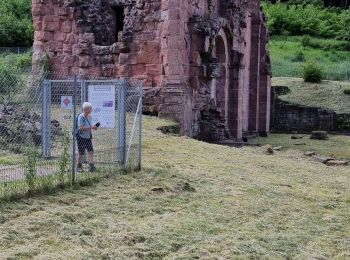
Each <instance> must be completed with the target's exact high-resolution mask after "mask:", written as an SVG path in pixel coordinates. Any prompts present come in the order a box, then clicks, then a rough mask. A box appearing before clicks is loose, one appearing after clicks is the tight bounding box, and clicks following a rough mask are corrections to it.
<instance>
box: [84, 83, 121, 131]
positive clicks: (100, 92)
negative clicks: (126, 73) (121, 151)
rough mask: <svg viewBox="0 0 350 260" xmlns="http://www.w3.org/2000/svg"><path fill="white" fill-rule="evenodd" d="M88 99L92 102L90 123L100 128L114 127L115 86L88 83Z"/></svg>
mask: <svg viewBox="0 0 350 260" xmlns="http://www.w3.org/2000/svg"><path fill="white" fill-rule="evenodd" d="M88 91H89V93H88V100H89V102H90V103H91V104H92V107H93V112H92V123H93V124H96V123H97V122H100V123H101V127H102V128H114V127H115V86H114V85H89V89H88Z"/></svg>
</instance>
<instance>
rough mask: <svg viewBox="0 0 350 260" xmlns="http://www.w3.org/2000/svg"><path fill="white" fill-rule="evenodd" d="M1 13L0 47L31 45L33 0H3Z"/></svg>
mask: <svg viewBox="0 0 350 260" xmlns="http://www.w3.org/2000/svg"><path fill="white" fill-rule="evenodd" d="M0 14H1V15H0V47H8V46H23V47H27V46H31V45H32V43H33V24H32V17H31V0H1V5H0Z"/></svg>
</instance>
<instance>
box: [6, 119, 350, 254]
mask: <svg viewBox="0 0 350 260" xmlns="http://www.w3.org/2000/svg"><path fill="white" fill-rule="evenodd" d="M165 124H170V123H169V122H167V121H163V120H159V119H157V118H150V117H145V118H144V143H143V147H144V153H143V162H144V165H143V170H142V171H141V172H139V173H132V174H126V175H123V174H117V175H114V176H112V177H111V178H109V179H105V180H102V181H101V182H100V183H97V184H94V185H93V186H90V187H82V188H80V189H77V190H70V191H66V192H60V193H57V194H54V195H51V196H42V197H36V198H30V199H26V200H23V201H20V202H16V203H12V204H2V205H0V230H1V232H0V258H4V259H6V258H12V259H31V258H35V259H232V258H241V259H247V258H250V259H258V258H263V259H287V258H289V259H290V258H295V259H310V258H318V259H327V258H332V257H334V258H336V259H347V258H349V257H350V249H349V248H350V240H349V237H350V225H349V224H350V219H349V212H350V188H349V187H350V185H349V184H350V170H349V168H348V167H339V168H330V167H327V166H325V165H322V164H319V163H315V162H312V161H310V160H308V159H306V158H303V156H302V153H301V152H297V151H290V150H288V151H284V152H279V153H276V154H275V155H266V154H265V153H264V150H263V149H262V148H255V147H246V148H241V149H238V148H230V147H225V146H218V145H212V144H207V143H203V142H199V141H196V140H192V139H189V138H185V137H176V136H167V135H163V134H162V133H161V132H159V131H157V130H155V129H156V128H157V127H158V126H161V125H165Z"/></svg>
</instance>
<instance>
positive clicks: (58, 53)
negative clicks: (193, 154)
mask: <svg viewBox="0 0 350 260" xmlns="http://www.w3.org/2000/svg"><path fill="white" fill-rule="evenodd" d="M120 6H123V8H124V9H123V13H124V21H123V28H122V30H120V31H119V32H118V34H116V28H115V27H116V24H115V20H116V17H115V16H116V13H117V14H118V11H119V12H120V10H118V8H120ZM119 14H120V13H119ZM33 18H34V27H35V42H34V55H33V65H34V66H33V67H34V70H36V69H38V67H39V65H40V63H41V60H42V59H43V57H44V56H45V55H47V56H48V58H49V61H50V64H51V65H52V69H53V71H54V72H55V73H56V74H58V75H62V77H64V76H65V75H72V74H79V75H80V76H96V77H108V78H116V77H127V78H133V79H139V80H142V81H143V83H144V92H145V99H144V100H145V105H144V112H146V113H151V114H152V113H154V114H158V115H159V116H161V117H167V118H172V119H176V120H177V121H178V122H179V123H180V125H181V130H182V134H186V135H188V136H192V137H196V138H198V139H202V140H207V141H214V140H223V139H226V138H233V139H237V140H240V139H241V138H242V136H243V135H247V134H250V133H258V132H260V133H268V132H269V115H270V112H269V110H270V101H269V98H270V75H271V72H270V62H269V55H268V50H267V43H268V33H267V31H266V27H265V17H264V15H263V13H262V12H261V10H260V3H259V1H258V0H254V1H246V0H45V1H43V0H33Z"/></svg>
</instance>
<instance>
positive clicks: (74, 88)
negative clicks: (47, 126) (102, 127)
mask: <svg viewBox="0 0 350 260" xmlns="http://www.w3.org/2000/svg"><path fill="white" fill-rule="evenodd" d="M77 84H78V83H77V75H75V76H74V82H73V131H72V133H73V145H72V147H73V148H72V185H74V184H75V181H76V172H75V162H76V153H75V151H76V148H77V147H76V145H77V142H76V139H77V138H76V135H75V126H76V125H77V102H76V101H77Z"/></svg>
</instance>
